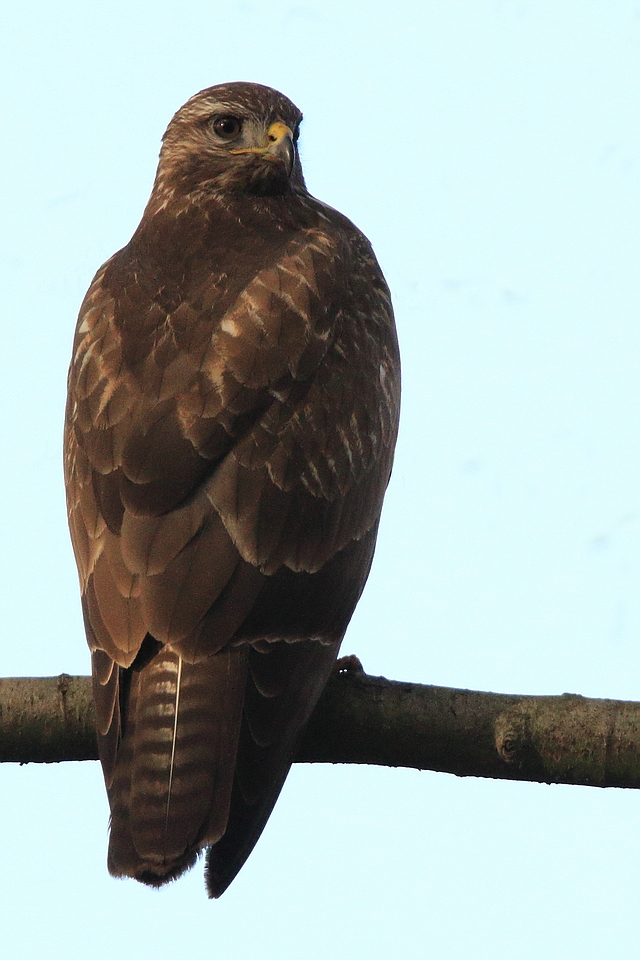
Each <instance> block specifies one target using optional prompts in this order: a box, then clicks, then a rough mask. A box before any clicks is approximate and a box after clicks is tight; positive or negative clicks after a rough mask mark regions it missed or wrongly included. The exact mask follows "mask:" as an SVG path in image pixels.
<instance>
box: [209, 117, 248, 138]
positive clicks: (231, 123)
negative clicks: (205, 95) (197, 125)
mask: <svg viewBox="0 0 640 960" xmlns="http://www.w3.org/2000/svg"><path fill="white" fill-rule="evenodd" d="M241 130H242V120H240V119H238V117H216V119H215V120H214V121H213V132H214V133H215V134H217V136H219V137H220V138H221V139H222V140H235V138H236V137H237V136H238V134H239V133H240V131H241Z"/></svg>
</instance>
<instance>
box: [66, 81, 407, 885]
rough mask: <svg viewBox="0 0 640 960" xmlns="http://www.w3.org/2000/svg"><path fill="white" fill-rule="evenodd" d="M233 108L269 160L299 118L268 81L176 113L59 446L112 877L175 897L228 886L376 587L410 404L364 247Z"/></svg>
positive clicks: (107, 272)
mask: <svg viewBox="0 0 640 960" xmlns="http://www.w3.org/2000/svg"><path fill="white" fill-rule="evenodd" d="M234 111H239V112H241V115H242V116H243V117H245V118H246V119H245V120H244V121H243V122H244V123H245V125H246V127H247V130H249V131H250V133H251V131H253V133H251V136H253V137H255V138H258V139H257V140H256V141H255V142H262V141H260V140H259V137H261V136H262V137H265V140H264V142H265V143H267V145H268V144H269V140H268V139H266V131H267V129H269V124H270V123H273V122H275V121H277V122H278V123H279V124H280V127H279V128H278V129H280V128H281V127H282V125H283V124H288V125H289V126H290V128H291V130H295V129H296V128H297V125H298V123H299V121H300V113H299V111H298V110H297V108H295V107H294V106H293V104H291V103H290V101H288V100H287V99H286V98H284V97H282V95H281V94H277V93H276V92H275V91H271V90H269V88H264V87H259V86H257V85H252V84H230V85H223V86H220V87H214V88H211V89H210V90H207V91H203V92H202V93H201V94H199V95H197V96H196V97H195V98H192V100H191V101H189V103H188V104H186V105H185V107H184V108H182V110H181V111H178V114H176V117H175V118H174V120H173V121H172V122H171V124H170V125H169V129H168V131H167V134H166V135H165V138H164V145H163V150H162V153H161V159H160V165H159V168H158V175H157V178H156V183H155V186H154V191H153V193H152V196H151V199H150V201H149V204H148V206H147V209H146V211H145V215H144V217H143V219H142V222H141V224H140V226H139V228H138V230H137V231H136V233H135V234H134V236H133V238H132V240H131V241H130V243H129V244H128V245H127V246H126V247H125V248H124V249H123V250H121V251H119V252H118V253H117V254H115V255H114V256H113V257H112V258H111V259H110V260H109V261H107V263H106V264H104V265H103V266H102V267H101V268H100V270H99V271H98V273H97V275H96V277H95V279H94V281H93V283H92V285H91V287H90V289H89V291H88V293H87V295H86V297H85V300H84V303H83V305H82V308H81V311H80V317H79V320H78V325H77V328H76V337H75V341H74V348H73V359H72V364H71V368H70V372H69V398H68V405H67V418H66V431H65V476H66V483H67V499H68V511H69V524H70V529H71V535H72V540H73V544H74V550H75V554H76V559H77V563H78V571H79V577H80V584H81V590H82V596H83V610H84V614H85V623H86V627H87V639H88V641H89V645H90V647H91V649H92V651H93V672H94V690H95V697H96V711H97V716H98V733H99V742H100V753H101V759H102V762H103V767H104V771H105V779H106V782H107V786H108V790H109V797H110V803H111V809H112V828H111V842H110V854H109V866H110V870H111V871H112V872H114V873H116V874H118V875H121V874H124V875H131V876H135V877H137V878H138V879H141V880H143V881H144V882H148V883H152V884H160V883H162V882H164V880H166V879H171V878H172V877H174V876H177V875H178V874H179V873H180V872H182V870H184V869H186V867H187V866H189V865H190V864H191V863H192V862H193V859H194V857H195V856H196V855H197V852H198V851H199V850H200V849H202V848H203V847H206V846H213V847H214V853H213V854H212V859H211V861H210V865H209V868H208V874H209V885H210V892H211V893H212V895H216V896H217V895H219V893H220V892H222V890H223V889H224V887H225V886H226V884H227V883H228V882H230V880H231V879H232V877H233V875H234V874H235V872H237V869H239V867H240V866H241V864H242V862H243V861H244V859H245V858H246V856H247V855H248V852H249V851H250V849H251V846H252V845H253V843H255V840H256V839H257V837H258V835H259V833H260V831H261V829H262V827H263V826H264V823H265V822H266V819H267V817H268V815H269V812H270V810H271V807H272V806H273V803H274V802H275V799H276V797H277V794H278V792H279V790H280V788H281V786H282V783H283V781H284V778H285V777H286V773H287V770H288V768H289V765H290V762H291V758H292V754H293V749H294V746H295V742H296V739H297V737H298V736H299V733H300V730H301V729H302V726H303V725H304V723H305V722H306V720H307V719H308V716H309V715H310V712H311V711H312V709H313V706H314V704H315V702H316V700H317V698H318V696H319V695H320V693H321V691H322V688H323V686H324V684H325V682H326V679H327V677H328V675H329V672H330V670H331V666H332V664H333V662H334V660H335V658H336V656H337V652H338V647H339V643H340V640H341V638H342V635H343V633H344V630H345V629H346V626H347V623H348V621H349V619H350V617H351V614H352V612H353V609H354V607H355V604H356V603H357V600H358V597H359V596H360V593H361V591H362V588H363V586H364V583H365V581H366V578H367V574H368V570H369V566H370V563H371V558H372V555H373V549H374V545H375V537H376V531H377V524H378V519H379V515H380V509H381V505H382V499H383V496H384V492H385V489H386V485H387V483H388V479H389V475H390V472H391V466H392V459H393V448H394V444H395V437H396V432H397V422H398V413H399V363H398V353H397V343H396V338H395V329H394V324H393V313H392V309H391V303H390V298H389V292H388V289H387V287H386V284H385V282H384V279H383V277H382V274H381V273H380V269H379V267H378V265H377V262H376V260H375V257H374V255H373V252H372V250H371V247H370V245H369V244H368V242H367V241H366V239H365V238H364V237H363V236H362V234H360V233H359V231H358V230H357V229H356V228H355V227H354V226H353V224H351V223H350V221H348V220H347V219H346V218H345V217H343V216H342V215H341V214H339V213H337V212H336V211H334V210H332V209H331V208H330V207H327V206H325V205H324V204H322V203H320V202H319V201H317V200H315V199H314V198H312V197H311V196H310V195H309V194H308V193H307V191H306V188H305V186H304V180H303V178H302V171H301V168H300V165H299V159H298V157H297V152H296V153H295V162H294V165H293V169H292V171H291V174H290V176H289V179H288V180H287V178H286V177H285V178H284V179H283V177H282V169H281V167H280V166H279V165H278V164H277V163H276V162H268V163H267V162H265V161H264V160H262V159H261V157H260V156H258V155H257V154H256V152H255V150H253V148H252V151H253V152H251V151H249V152H248V153H247V155H246V156H241V155H237V156H236V154H238V153H239V154H242V153H243V151H242V150H240V151H236V154H230V153H229V152H227V146H228V145H226V144H224V143H223V144H222V145H219V144H216V143H215V142H214V138H213V134H212V132H211V127H210V118H211V116H216V115H219V114H220V112H222V113H223V114H228V113H233V112H234ZM252 124H253V126H252ZM260 131H263V132H262V133H261V132H260ZM249 135H250V134H249V133H248V134H247V136H249ZM260 149H262V148H260ZM274 149H275V148H274ZM264 151H265V153H267V152H268V146H267V147H265V148H264ZM267 159H269V157H267ZM276 160H277V156H276ZM265 644H266V646H265ZM261 650H262V651H263V652H262V653H261V652H260V651H261ZM252 651H253V652H252ZM249 783H251V784H253V786H252V787H251V788H249V786H248V784H249ZM163 810H164V814H163V812H162V811H163ZM234 811H235V812H234ZM163 816H164V817H165V821H164V826H163V825H162V824H163V820H162V817H163Z"/></svg>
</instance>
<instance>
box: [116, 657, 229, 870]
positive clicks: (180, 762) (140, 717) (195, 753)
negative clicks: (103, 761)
mask: <svg viewBox="0 0 640 960" xmlns="http://www.w3.org/2000/svg"><path fill="white" fill-rule="evenodd" d="M246 657H247V654H246V652H244V651H242V650H238V649H235V650H232V651H229V652H226V651H225V652H222V653H218V654H215V655H214V656H212V657H208V658H207V659H206V660H203V661H201V662H200V663H196V664H191V663H187V662H185V661H184V660H183V659H182V658H181V657H180V656H178V654H176V653H174V652H173V651H172V650H170V649H169V648H167V647H164V648H162V649H161V650H160V651H159V652H158V653H157V654H156V656H155V657H154V658H153V659H152V660H151V661H150V662H149V663H147V664H146V666H144V667H143V668H142V669H141V670H139V671H138V670H136V669H133V670H132V671H127V679H128V680H129V682H130V689H129V691H128V696H127V697H126V699H127V700H128V703H127V704H126V709H125V710H124V711H121V712H122V713H123V715H124V723H123V729H122V731H121V737H122V739H121V742H120V745H119V747H118V751H117V760H116V762H115V766H114V769H113V776H112V777H111V778H110V781H111V782H110V783H109V780H108V791H109V802H110V805H111V835H110V841H109V856H108V866H109V871H110V873H111V874H113V875H114V876H130V877H135V878H136V879H137V880H140V881H142V882H143V883H148V884H151V885H152V886H160V885H161V884H163V883H165V882H166V881H167V880H171V879H173V878H175V877H178V876H179V875H180V874H181V873H183V872H184V871H185V870H186V869H188V868H189V867H190V866H192V865H193V863H194V861H195V860H196V858H197V855H198V852H199V851H200V850H201V849H202V848H203V847H206V846H210V845H211V844H215V843H216V842H217V841H218V840H219V839H220V837H222V835H223V834H224V832H225V830H226V826H227V820H228V816H229V805H230V801H231V789H232V785H233V776H234V768H235V763H236V753H237V747H238V737H239V731H240V722H241V716H242V706H243V699H244V687H245V678H246V670H247V666H246ZM124 693H125V691H124V690H121V691H120V696H121V697H123V694H124ZM105 774H107V771H106V770H105Z"/></svg>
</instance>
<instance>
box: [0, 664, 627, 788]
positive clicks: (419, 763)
mask: <svg viewBox="0 0 640 960" xmlns="http://www.w3.org/2000/svg"><path fill="white" fill-rule="evenodd" d="M97 756H98V753H97V748H96V739H95V730H94V712H93V700H92V695H91V681H90V679H89V678H88V677H70V676H67V675H66V674H61V676H59V677H44V678H32V677H19V678H9V679H4V680H0V761H4V762H6V761H10V762H15V763H55V762H60V761H63V760H95V759H97ZM295 759H296V761H297V762H301V763H368V764H377V765H381V766H390V767H412V768H414V769H417V770H437V771H442V772H444V773H454V774H456V775H457V776H461V777H492V778H499V779H505V780H534V781H539V782H544V783H576V784H584V785H586V786H592V787H634V788H637V787H640V703H632V702H625V701H621V700H592V699H588V698H586V697H581V696H578V695H577V694H569V693H565V694H563V695H562V696H558V697H532V696H527V697H520V696H511V695H508V694H498V693H481V692H476V691H472V690H457V689H452V688H448V687H434V686H425V685H422V684H418V683H399V682H397V681H391V680H386V679H385V678H384V677H370V676H368V675H367V674H365V673H363V672H360V671H358V670H357V669H353V668H351V669H348V670H346V671H344V672H341V673H338V674H336V675H334V676H333V677H332V678H331V680H330V681H329V684H328V686H327V688H326V690H325V692H324V694H323V696H322V698H321V700H320V703H319V704H318V706H317V708H316V711H315V713H314V714H313V716H312V718H311V721H310V722H309V724H308V726H307V729H306V732H305V736H304V738H303V740H302V743H301V744H300V747H299V749H298V751H297V754H296V758H295Z"/></svg>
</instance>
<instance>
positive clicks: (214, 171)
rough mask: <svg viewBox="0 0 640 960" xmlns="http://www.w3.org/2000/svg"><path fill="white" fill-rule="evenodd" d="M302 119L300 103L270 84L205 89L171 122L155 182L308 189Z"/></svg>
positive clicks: (273, 191)
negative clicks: (301, 151) (300, 146)
mask: <svg viewBox="0 0 640 960" xmlns="http://www.w3.org/2000/svg"><path fill="white" fill-rule="evenodd" d="M301 120H302V114H301V113H300V111H299V110H298V108H297V107H296V106H295V105H294V104H293V103H292V102H291V101H290V100H288V99H287V98H286V97H284V96H283V95H282V94H280V93H278V92H277V91H276V90H272V89H271V88H270V87H263V86H261V85H259V84H250V83H230V84H223V85H221V86H218V87H210V88H209V89H208V90H203V91H202V92H201V93H198V94H196V96H195V97H192V98H191V100H189V101H188V102H187V103H186V104H185V105H184V106H183V107H181V109H180V110H178V112H177V113H176V115H175V116H174V118H173V119H172V121H171V123H170V124H169V127H168V128H167V132H166V133H165V135H164V138H163V147H162V152H161V154H160V165H159V168H158V180H157V186H162V187H164V189H167V188H170V187H172V188H173V189H176V188H178V186H179V185H182V190H181V192H183V191H184V188H187V189H188V190H189V191H190V192H191V191H193V190H202V189H204V190H206V191H210V192H213V193H218V194H223V195H224V194H235V195H237V194H240V195H242V194H249V195H253V196H256V195H262V196H275V195H278V194H284V193H289V192H292V191H298V192H299V191H301V190H304V189H305V187H304V179H303V176H302V168H301V166H300V159H299V156H298V150H297V146H296V144H297V140H298V133H299V128H300V122H301Z"/></svg>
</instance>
